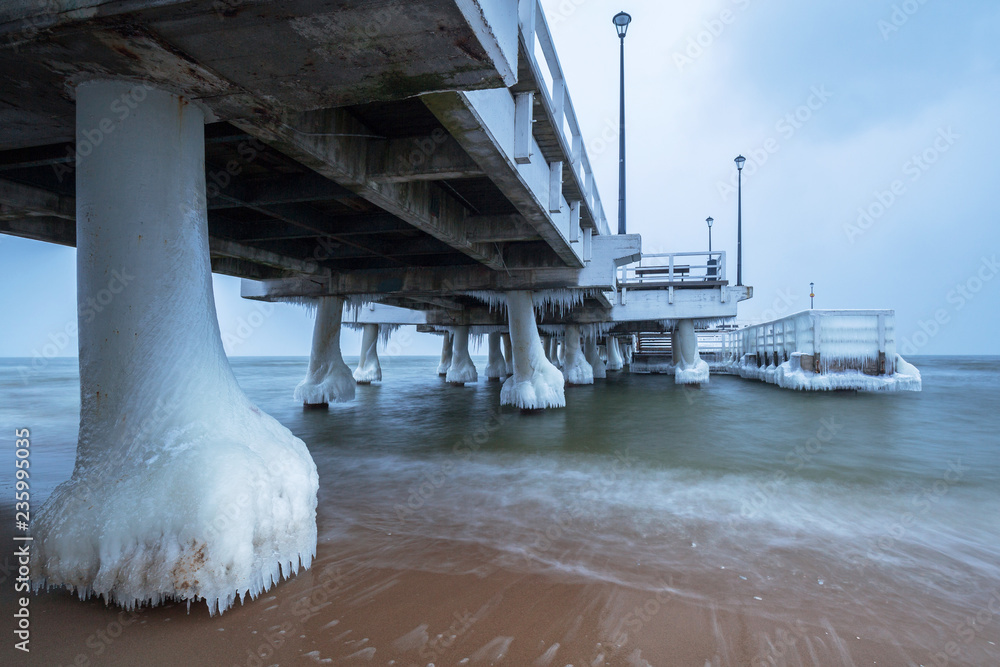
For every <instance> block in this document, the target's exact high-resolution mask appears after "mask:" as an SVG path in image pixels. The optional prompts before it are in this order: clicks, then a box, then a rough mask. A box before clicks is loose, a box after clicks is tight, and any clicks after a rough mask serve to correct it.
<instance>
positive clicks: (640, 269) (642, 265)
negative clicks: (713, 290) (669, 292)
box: [618, 250, 726, 286]
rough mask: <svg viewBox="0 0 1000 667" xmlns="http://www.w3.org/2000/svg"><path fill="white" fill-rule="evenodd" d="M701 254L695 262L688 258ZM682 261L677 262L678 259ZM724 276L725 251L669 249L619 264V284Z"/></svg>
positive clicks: (719, 278) (721, 278) (690, 281)
mask: <svg viewBox="0 0 1000 667" xmlns="http://www.w3.org/2000/svg"><path fill="white" fill-rule="evenodd" d="M696 257H701V258H704V263H703V264H702V263H694V262H691V261H690V260H688V259H687V258H696ZM678 259H680V260H681V261H680V262H678V261H677V260H678ZM725 280H726V252H725V251H724V250H721V251H713V252H670V253H650V254H644V255H643V256H642V258H641V259H640V260H639V261H638V262H635V263H633V264H627V265H625V266H622V267H619V268H618V282H619V284H620V285H626V286H627V285H641V284H643V283H680V284H695V283H706V282H710V283H716V282H724V281H725Z"/></svg>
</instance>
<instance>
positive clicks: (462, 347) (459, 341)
mask: <svg viewBox="0 0 1000 667" xmlns="http://www.w3.org/2000/svg"><path fill="white" fill-rule="evenodd" d="M452 341H453V342H454V346H453V347H452V352H451V365H450V366H449V367H448V373H447V374H446V375H445V381H446V382H448V383H450V384H454V385H464V384H467V383H470V382H476V381H478V380H479V374H478V373H477V372H476V365H475V364H474V363H473V362H472V357H471V356H470V355H469V327H455V328H454V329H453V330H452Z"/></svg>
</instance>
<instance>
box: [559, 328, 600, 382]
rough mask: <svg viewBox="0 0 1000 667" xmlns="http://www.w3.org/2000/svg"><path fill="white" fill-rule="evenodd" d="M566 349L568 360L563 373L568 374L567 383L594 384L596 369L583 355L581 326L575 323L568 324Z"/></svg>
mask: <svg viewBox="0 0 1000 667" xmlns="http://www.w3.org/2000/svg"><path fill="white" fill-rule="evenodd" d="M564 349H565V350H566V362H565V364H564V366H563V374H564V375H565V376H566V384H576V385H580V384H594V369H593V368H592V367H591V366H590V364H589V363H587V359H586V357H584V356H583V348H582V347H581V346H580V327H578V326H576V325H575V324H569V325H567V326H566V339H565V341H564Z"/></svg>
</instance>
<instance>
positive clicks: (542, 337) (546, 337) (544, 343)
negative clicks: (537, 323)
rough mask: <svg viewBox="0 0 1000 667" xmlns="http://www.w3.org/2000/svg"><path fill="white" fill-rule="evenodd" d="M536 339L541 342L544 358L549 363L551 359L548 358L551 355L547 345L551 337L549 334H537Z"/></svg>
mask: <svg viewBox="0 0 1000 667" xmlns="http://www.w3.org/2000/svg"><path fill="white" fill-rule="evenodd" d="M538 339H539V340H540V341H542V350H543V351H544V352H545V358H546V359H548V360H549V362H551V361H552V357H550V356H549V354H550V353H551V346H550V345H549V344H550V343H551V342H552V336H550V335H549V334H539V335H538ZM553 365H554V364H553Z"/></svg>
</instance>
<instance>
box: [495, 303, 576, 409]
mask: <svg viewBox="0 0 1000 667" xmlns="http://www.w3.org/2000/svg"><path fill="white" fill-rule="evenodd" d="M507 319H508V322H509V324H510V338H511V344H512V351H513V356H514V374H513V375H512V376H511V377H509V378H507V381H506V382H504V384H503V388H502V389H501V390H500V404H501V405H513V406H515V407H518V408H521V409H523V410H540V409H542V408H564V407H566V393H565V387H564V379H563V374H562V373H560V372H559V369H558V368H556V367H555V366H553V365H552V364H551V363H550V362H549V360H548V359H547V358H546V357H545V350H544V349H543V348H542V341H541V339H540V338H539V336H538V327H537V325H536V324H535V310H534V304H533V301H532V293H531V292H528V291H516V292H507Z"/></svg>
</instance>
